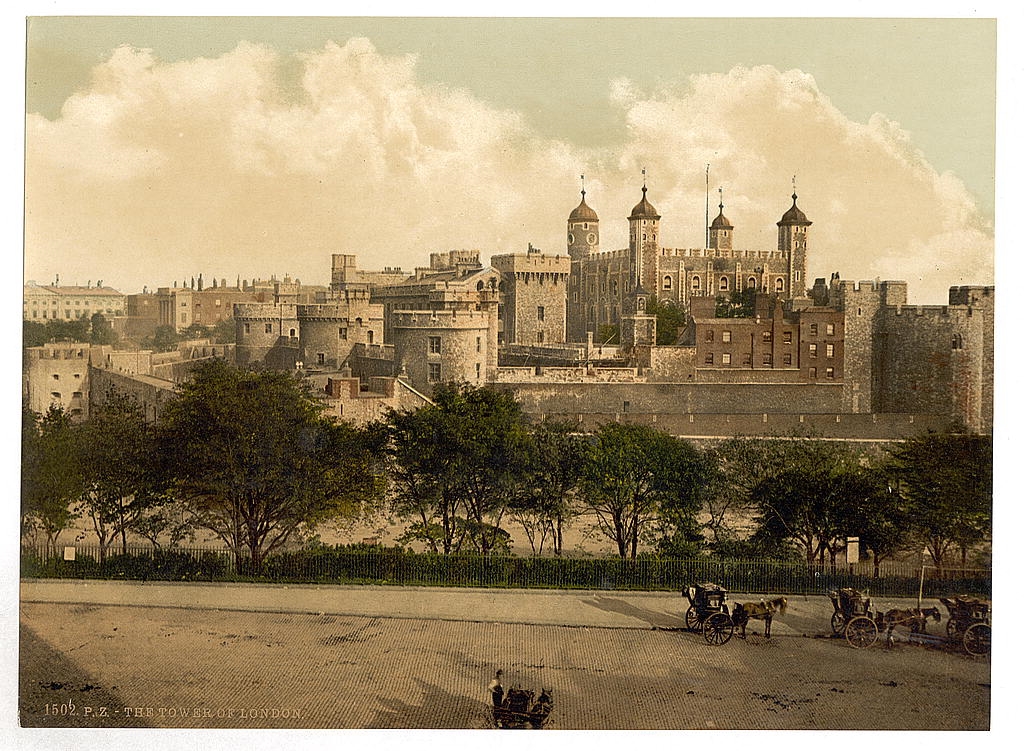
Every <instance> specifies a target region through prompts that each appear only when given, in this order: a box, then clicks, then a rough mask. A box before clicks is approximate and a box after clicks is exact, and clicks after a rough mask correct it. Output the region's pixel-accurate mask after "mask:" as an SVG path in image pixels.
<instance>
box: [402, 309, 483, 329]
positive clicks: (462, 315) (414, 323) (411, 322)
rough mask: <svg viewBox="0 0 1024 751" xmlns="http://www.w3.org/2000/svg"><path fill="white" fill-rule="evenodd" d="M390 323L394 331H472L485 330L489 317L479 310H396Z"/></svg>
mask: <svg viewBox="0 0 1024 751" xmlns="http://www.w3.org/2000/svg"><path fill="white" fill-rule="evenodd" d="M391 321H392V327H393V328H396V329H398V328H405V329H439V328H440V329H474V328H487V326H488V324H489V322H490V316H489V314H488V313H487V312H485V311H481V310H398V311H395V312H394V313H393V314H392V318H391Z"/></svg>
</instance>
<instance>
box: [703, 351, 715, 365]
mask: <svg viewBox="0 0 1024 751" xmlns="http://www.w3.org/2000/svg"><path fill="white" fill-rule="evenodd" d="M704 364H705V365H714V364H715V355H714V353H713V352H708V353H707V354H706V355H704Z"/></svg>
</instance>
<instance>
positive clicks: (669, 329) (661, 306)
mask: <svg viewBox="0 0 1024 751" xmlns="http://www.w3.org/2000/svg"><path fill="white" fill-rule="evenodd" d="M647 312H648V313H649V314H650V315H654V316H657V318H658V324H657V327H656V330H657V332H658V333H657V343H658V344H659V345H663V346H665V345H668V346H671V345H673V344H675V343H676V342H677V341H678V340H679V332H680V330H681V329H683V328H684V327H685V326H686V313H685V312H684V311H683V309H682V308H680V307H679V306H678V305H676V304H675V303H674V302H672V301H671V300H665V301H664V302H662V301H660V300H658V296H657V295H651V298H650V300H648V302H647Z"/></svg>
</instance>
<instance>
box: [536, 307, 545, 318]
mask: <svg viewBox="0 0 1024 751" xmlns="http://www.w3.org/2000/svg"><path fill="white" fill-rule="evenodd" d="M537 320H538V321H543V320H544V306H543V305H538V306H537Z"/></svg>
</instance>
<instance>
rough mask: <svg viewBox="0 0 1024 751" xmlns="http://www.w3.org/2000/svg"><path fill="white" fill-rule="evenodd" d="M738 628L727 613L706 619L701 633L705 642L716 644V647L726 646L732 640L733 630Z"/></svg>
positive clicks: (713, 615) (716, 614)
mask: <svg viewBox="0 0 1024 751" xmlns="http://www.w3.org/2000/svg"><path fill="white" fill-rule="evenodd" d="M735 628H736V626H735V625H734V624H733V622H732V618H730V617H729V616H728V615H726V614H725V613H713V614H712V615H709V616H708V617H707V618H706V619H704V623H703V624H702V626H701V632H702V633H703V634H704V641H706V642H707V643H708V644H714V645H715V646H716V647H718V646H721V645H722V644H725V643H726V642H727V641H729V639H731V638H732V632H733V629H735Z"/></svg>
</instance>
